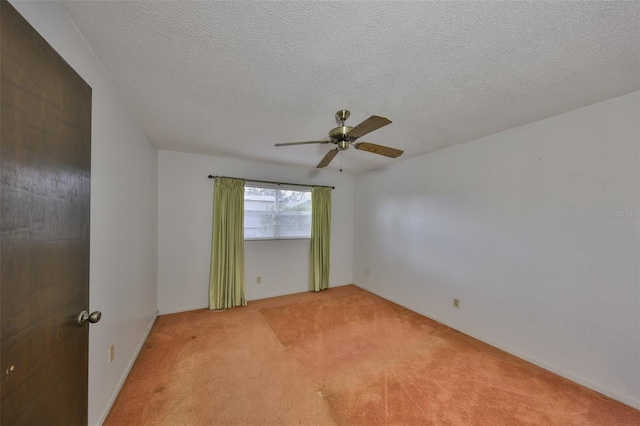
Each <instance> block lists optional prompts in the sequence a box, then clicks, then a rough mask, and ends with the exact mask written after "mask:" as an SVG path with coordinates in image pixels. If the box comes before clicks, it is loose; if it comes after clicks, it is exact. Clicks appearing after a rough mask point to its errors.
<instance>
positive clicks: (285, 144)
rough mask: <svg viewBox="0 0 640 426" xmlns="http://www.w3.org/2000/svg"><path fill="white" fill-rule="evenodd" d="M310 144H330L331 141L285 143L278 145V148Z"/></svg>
mask: <svg viewBox="0 0 640 426" xmlns="http://www.w3.org/2000/svg"><path fill="white" fill-rule="evenodd" d="M308 143H329V141H306V142H285V143H277V144H276V146H289V145H306V144H308Z"/></svg>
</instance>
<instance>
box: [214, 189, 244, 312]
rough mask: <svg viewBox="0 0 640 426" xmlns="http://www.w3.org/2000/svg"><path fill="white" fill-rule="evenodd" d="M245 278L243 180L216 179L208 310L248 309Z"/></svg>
mask: <svg viewBox="0 0 640 426" xmlns="http://www.w3.org/2000/svg"><path fill="white" fill-rule="evenodd" d="M246 304H247V301H246V299H245V279H244V180H242V179H230V178H216V183H215V189H214V193H213V238H212V243H211V278H210V280H209V309H226V308H233V307H234V306H246Z"/></svg>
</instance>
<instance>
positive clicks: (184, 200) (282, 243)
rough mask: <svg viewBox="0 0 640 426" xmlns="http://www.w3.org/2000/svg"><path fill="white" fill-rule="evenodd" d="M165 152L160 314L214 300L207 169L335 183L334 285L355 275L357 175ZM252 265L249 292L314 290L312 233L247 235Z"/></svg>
mask: <svg viewBox="0 0 640 426" xmlns="http://www.w3.org/2000/svg"><path fill="white" fill-rule="evenodd" d="M158 158H159V179H158V186H159V201H158V205H159V207H158V211H159V217H158V309H159V310H160V314H164V313H171V312H179V311H184V310H191V309H198V308H203V307H207V306H208V304H209V290H208V288H209V272H210V267H211V229H212V215H213V185H214V182H213V180H211V179H208V178H207V176H208V175H218V176H231V177H239V178H244V179H249V180H250V179H258V180H269V181H277V182H287V183H301V184H309V185H328V186H335V190H334V191H333V193H332V212H331V214H332V225H331V276H330V285H331V286H339V285H344V284H350V283H351V282H352V267H353V185H354V178H353V176H351V175H348V174H345V173H339V172H333V171H329V170H321V171H318V170H309V169H308V168H306V167H289V166H278V165H271V164H262V163H255V162H250V161H240V160H232V159H228V158H219V157H211V156H204V155H196V154H183V153H177V152H171V151H164V150H161V151H159V154H158ZM245 271H246V286H247V287H246V295H247V299H248V300H255V299H262V298H265V297H272V296H279V295H283V294H291V293H300V292H303V291H308V282H309V240H271V241H247V242H245ZM257 276H261V277H262V283H261V284H256V277H257Z"/></svg>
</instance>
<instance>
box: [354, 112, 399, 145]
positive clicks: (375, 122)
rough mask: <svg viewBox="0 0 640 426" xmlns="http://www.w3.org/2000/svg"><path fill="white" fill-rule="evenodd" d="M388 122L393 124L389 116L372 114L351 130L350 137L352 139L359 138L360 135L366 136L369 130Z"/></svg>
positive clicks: (371, 130)
mask: <svg viewBox="0 0 640 426" xmlns="http://www.w3.org/2000/svg"><path fill="white" fill-rule="evenodd" d="M387 124H391V120H389V119H388V118H387V117H381V116H379V115H372V116H371V117H369V118H367V119H366V120H364V121H363V122H362V123H360V124H358V125H357V126H356V127H354V128H353V129H351V131H350V132H349V137H350V138H352V139H358V138H359V137H361V136H364V135H366V134H367V133H369V132H373V131H374V130H376V129H379V128H380V127H384V126H386V125H387Z"/></svg>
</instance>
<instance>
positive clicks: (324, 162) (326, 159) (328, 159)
mask: <svg viewBox="0 0 640 426" xmlns="http://www.w3.org/2000/svg"><path fill="white" fill-rule="evenodd" d="M338 151H340V150H339V149H338V148H336V149H332V150H331V151H329V152H327V155H325V156H324V158H323V159H322V161H320V162H319V163H318V165H317V166H316V169H321V168H323V167H327V166H328V165H329V163H330V162H331V160H333V157H335V156H336V154H337V153H338Z"/></svg>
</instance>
